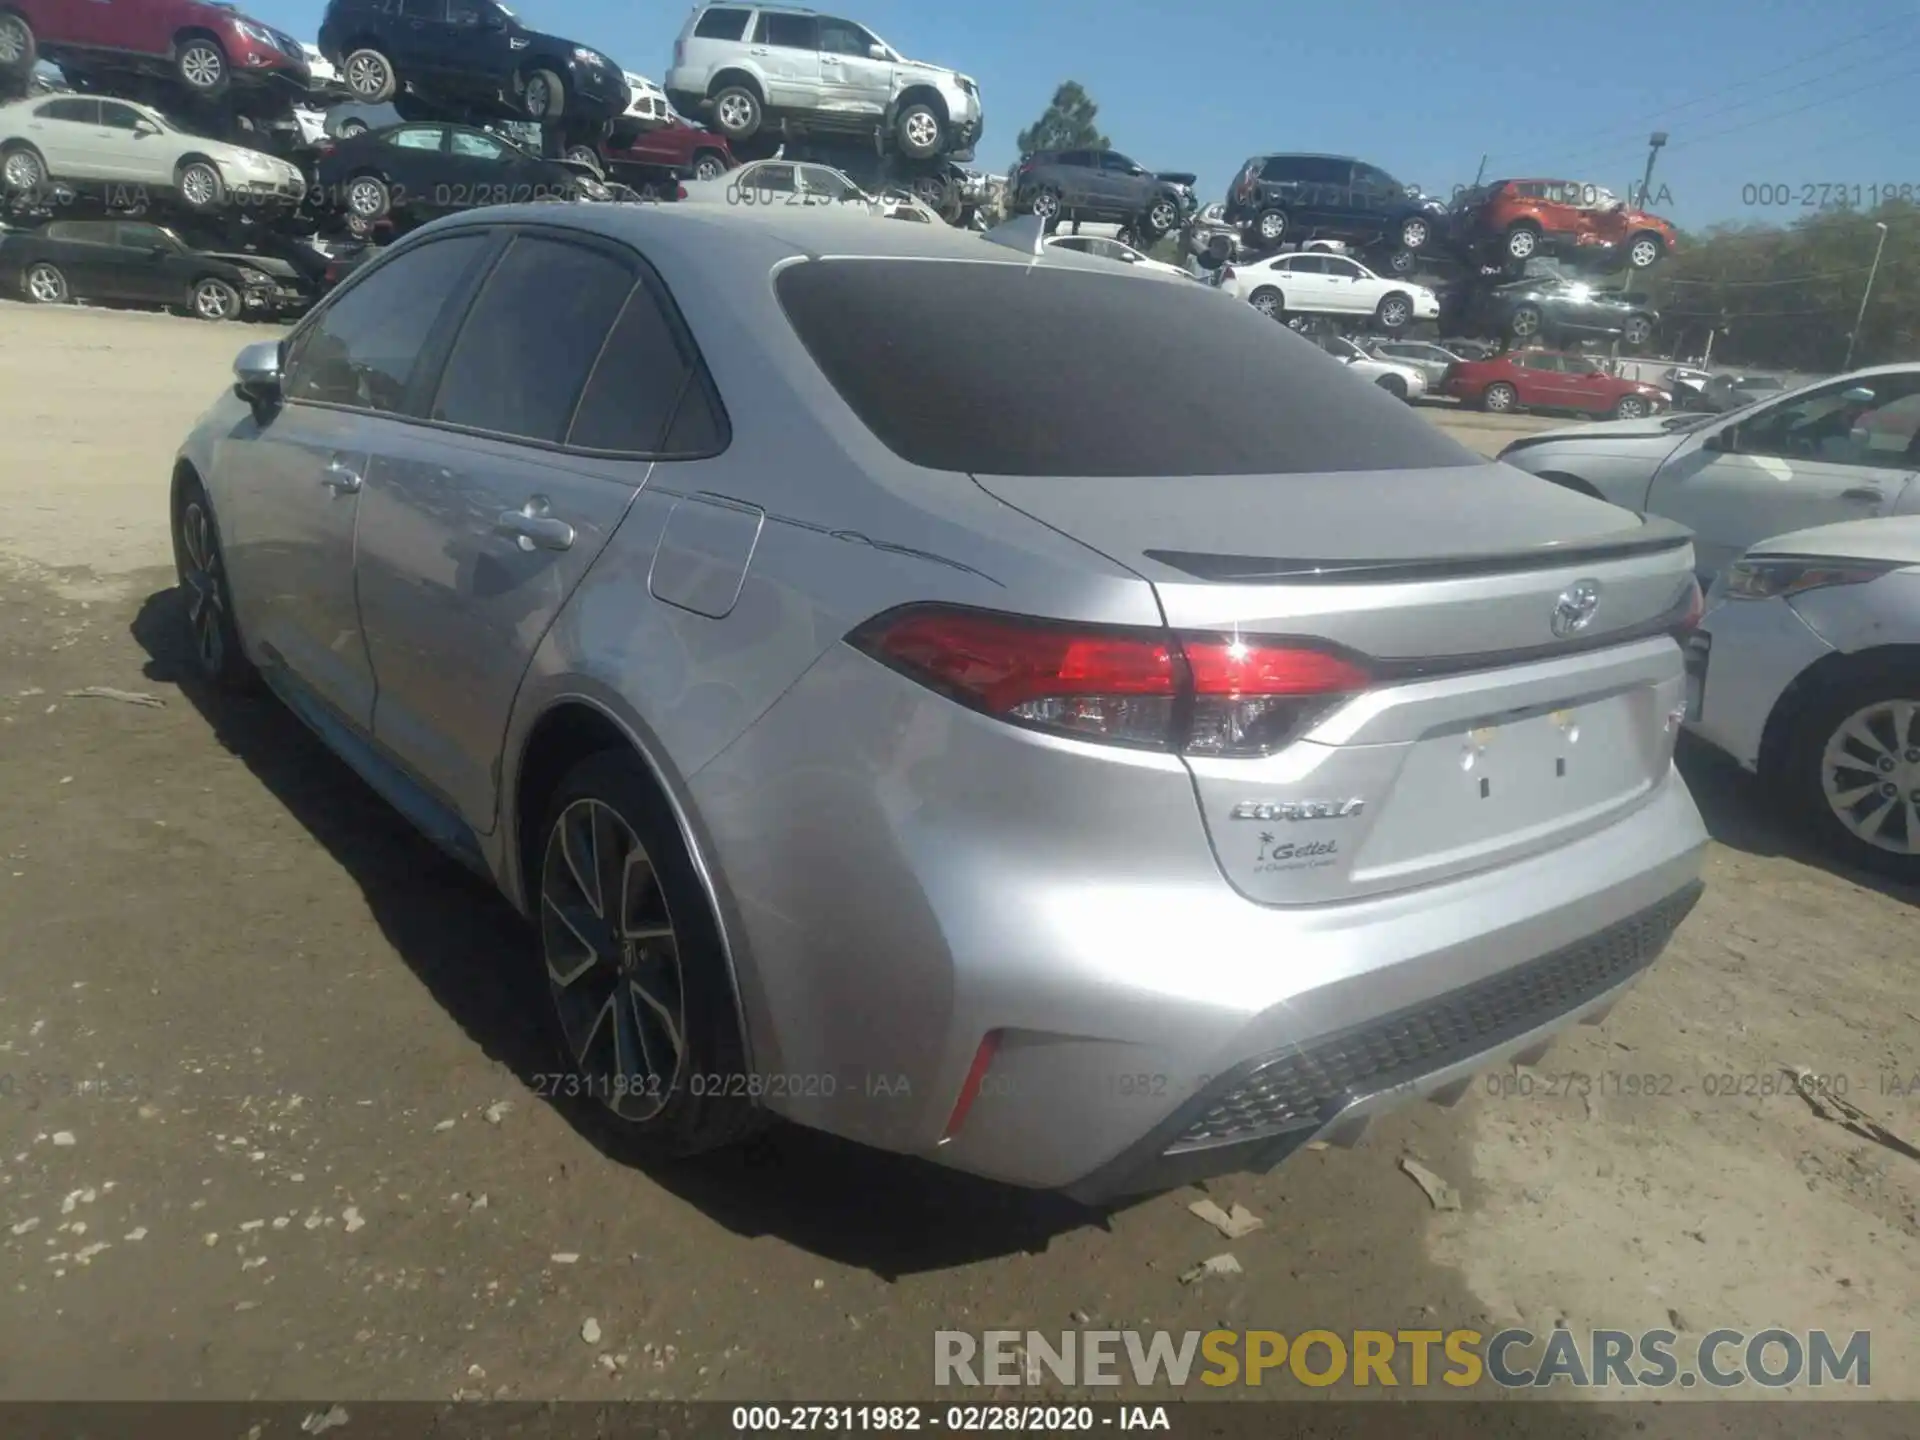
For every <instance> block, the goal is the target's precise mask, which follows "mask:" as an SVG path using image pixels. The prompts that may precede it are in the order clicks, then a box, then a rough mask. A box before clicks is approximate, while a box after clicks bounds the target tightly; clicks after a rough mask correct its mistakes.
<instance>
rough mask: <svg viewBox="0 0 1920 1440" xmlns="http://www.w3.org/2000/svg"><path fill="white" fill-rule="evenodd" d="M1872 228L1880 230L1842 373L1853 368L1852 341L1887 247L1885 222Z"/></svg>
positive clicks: (1863, 317)
mask: <svg viewBox="0 0 1920 1440" xmlns="http://www.w3.org/2000/svg"><path fill="white" fill-rule="evenodd" d="M1873 228H1874V229H1876V230H1878V231H1879V232H1880V238H1879V239H1878V240H1877V241H1875V242H1874V246H1873V264H1872V265H1871V266H1870V267H1868V270H1867V288H1866V289H1864V290H1862V291H1861V292H1860V313H1859V314H1858V315H1855V316H1854V317H1853V330H1852V333H1850V334H1849V335H1848V336H1847V359H1846V363H1845V364H1843V365H1841V367H1840V373H1841V374H1842V375H1844V374H1846V373H1847V371H1849V370H1851V369H1853V342H1854V341H1856V340H1858V339H1859V338H1860V327H1861V325H1863V324H1864V323H1865V322H1866V318H1867V299H1868V297H1869V296H1871V295H1872V294H1873V277H1874V276H1876V275H1878V274H1879V273H1880V252H1881V251H1882V250H1884V249H1886V248H1887V222H1886V221H1884V220H1876V221H1874V222H1873Z"/></svg>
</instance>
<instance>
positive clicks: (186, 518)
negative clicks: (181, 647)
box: [173, 480, 254, 690]
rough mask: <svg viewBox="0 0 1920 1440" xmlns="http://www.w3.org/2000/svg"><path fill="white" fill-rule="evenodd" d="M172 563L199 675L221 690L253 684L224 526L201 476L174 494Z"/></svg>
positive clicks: (252, 670)
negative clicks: (229, 572) (229, 579)
mask: <svg viewBox="0 0 1920 1440" xmlns="http://www.w3.org/2000/svg"><path fill="white" fill-rule="evenodd" d="M173 564H174V571H175V573H176V574H177V575H178V576H179V578H180V593H181V595H182V597H183V598H184V599H185V600H186V620H187V640H188V645H189V649H190V650H191V653H192V655H193V667H194V670H195V672H196V674H197V675H198V676H199V678H200V679H201V680H203V681H205V682H206V683H207V684H209V685H216V686H219V687H220V688H221V689H223V690H246V689H249V688H251V686H252V682H253V679H254V669H253V666H252V665H251V664H249V663H248V661H247V657H246V652H245V650H244V649H243V648H242V646H241V644H240V630H239V627H238V625H237V624H236V623H235V621H234V616H233V592H232V590H231V589H230V588H229V587H228V585H227V566H226V559H225V557H224V556H223V555H222V553H221V549H220V530H219V527H218V526H216V525H215V524H214V520H213V506H212V504H211V503H210V502H209V501H208V499H207V492H206V490H205V488H204V487H203V486H202V485H201V484H200V482H199V481H198V480H189V481H187V483H186V484H185V485H183V486H182V487H181V488H180V492H179V494H178V495H177V496H175V499H174V507H173Z"/></svg>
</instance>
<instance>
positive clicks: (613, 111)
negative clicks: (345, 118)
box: [320, 0, 633, 144]
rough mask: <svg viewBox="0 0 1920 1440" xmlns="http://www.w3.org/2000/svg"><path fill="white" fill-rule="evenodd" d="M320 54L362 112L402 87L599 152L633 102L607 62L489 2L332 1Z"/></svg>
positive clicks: (621, 78)
mask: <svg viewBox="0 0 1920 1440" xmlns="http://www.w3.org/2000/svg"><path fill="white" fill-rule="evenodd" d="M320 53H321V54H322V55H324V56H326V57H327V59H329V60H330V61H332V62H333V63H334V65H335V66H337V67H338V68H339V71H340V79H341V83H342V84H343V85H344V86H345V87H346V89H347V92H348V94H349V95H351V96H352V97H353V99H355V100H357V101H361V102H363V103H365V104H372V105H377V104H380V103H381V102H383V101H390V100H392V99H394V98H395V96H396V95H399V94H400V91H401V87H402V86H405V87H407V88H409V89H411V90H412V91H413V92H414V93H415V94H417V95H419V96H421V97H422V98H424V99H427V100H429V101H434V102H438V103H441V104H445V105H450V106H454V107H459V108H462V109H479V110H485V111H487V112H488V113H490V114H497V115H500V116H507V115H512V116H519V117H524V118H526V119H530V120H538V121H540V122H542V123H543V124H551V125H558V126H560V127H561V128H562V130H563V131H564V132H565V136H566V138H567V139H568V140H569V141H570V142H584V143H588V144H592V143H597V142H598V141H599V139H600V138H601V136H603V135H604V134H605V133H606V131H607V129H608V127H609V126H610V125H611V124H612V122H613V119H614V117H615V116H617V115H621V114H623V113H625V111H626V108H627V106H628V105H629V104H630V103H632V100H633V94H632V92H631V91H630V90H629V89H628V88H627V78H626V75H625V74H624V73H623V72H622V71H621V69H620V67H619V66H618V65H616V64H614V63H613V61H612V60H610V59H608V58H607V57H606V56H605V55H602V54H601V53H600V52H599V51H598V50H595V49H593V48H592V47H590V46H586V45H582V44H580V43H578V42H577V41H574V40H566V39H562V38H561V37H560V36H557V35H546V34H542V33H541V32H540V31H538V30H530V29H528V28H527V27H526V26H525V25H522V24H521V23H520V21H519V18H518V17H517V16H515V15H514V13H513V12H512V11H511V10H509V9H507V8H506V6H504V5H500V4H497V3H495V0H330V3H329V4H328V5H327V11H326V15H325V18H323V19H322V20H321V22H320Z"/></svg>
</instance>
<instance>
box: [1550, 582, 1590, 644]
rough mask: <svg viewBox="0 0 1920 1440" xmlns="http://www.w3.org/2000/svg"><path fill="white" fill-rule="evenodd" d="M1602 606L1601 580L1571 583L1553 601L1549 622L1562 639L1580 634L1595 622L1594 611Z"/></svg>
mask: <svg viewBox="0 0 1920 1440" xmlns="http://www.w3.org/2000/svg"><path fill="white" fill-rule="evenodd" d="M1599 608H1600V582H1599V581H1598V580H1582V581H1579V582H1578V583H1577V584H1573V585H1569V586H1568V587H1567V588H1566V589H1565V590H1562V591H1561V592H1560V598H1559V599H1558V600H1556V601H1554V602H1553V618H1552V619H1551V620H1550V621H1549V622H1548V624H1549V626H1550V627H1551V629H1552V630H1553V633H1554V634H1555V635H1557V636H1559V637H1560V638H1561V639H1562V640H1564V639H1566V638H1567V636H1569V635H1578V634H1579V633H1580V632H1581V631H1582V630H1584V629H1586V628H1587V626H1588V625H1590V624H1592V623H1593V612H1594V611H1596V610H1598V609H1599Z"/></svg>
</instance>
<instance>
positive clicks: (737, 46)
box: [667, 5, 982, 160]
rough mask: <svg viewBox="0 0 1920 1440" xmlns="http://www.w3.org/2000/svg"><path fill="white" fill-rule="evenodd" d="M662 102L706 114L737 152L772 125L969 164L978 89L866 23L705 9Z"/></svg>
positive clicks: (678, 54)
mask: <svg viewBox="0 0 1920 1440" xmlns="http://www.w3.org/2000/svg"><path fill="white" fill-rule="evenodd" d="M667 96H668V98H669V99H670V100H671V101H672V102H673V105H674V108H675V109H677V110H679V111H680V113H681V114H683V115H700V114H710V115H711V116H712V117H713V123H714V128H715V129H717V130H718V131H719V132H720V133H721V134H722V135H724V136H726V137H727V139H728V140H730V141H732V142H734V143H735V144H738V143H740V142H741V141H744V140H747V139H749V138H750V137H752V136H753V135H754V134H756V133H757V132H758V131H759V130H760V129H761V127H762V126H763V125H767V124H768V123H769V122H774V121H777V122H785V121H792V122H793V124H794V128H796V129H818V130H850V131H854V132H858V133H868V132H872V131H874V130H876V129H878V130H880V131H882V132H884V133H885V134H886V135H887V136H889V137H890V138H891V139H892V141H893V144H894V145H895V146H896V147H897V148H898V149H899V151H900V153H901V154H903V155H906V156H908V157H910V158H912V159H915V160H926V159H931V158H932V157H934V156H936V155H950V156H952V157H953V158H954V159H956V160H965V159H968V158H970V157H971V156H972V154H973V147H974V145H975V144H976V143H977V142H978V141H979V139H980V129H981V123H982V122H981V112H980V87H979V86H978V85H976V84H974V82H973V79H972V77H970V76H967V75H962V74H960V73H959V72H958V71H955V70H948V69H945V68H944V67H942V66H939V65H923V64H921V63H920V62H919V61H917V60H907V59H904V58H902V57H901V55H900V54H899V52H898V51H896V50H895V49H894V48H893V47H892V46H891V45H888V44H887V43H886V42H885V41H884V40H882V39H880V37H879V36H877V35H875V34H874V33H873V32H872V31H871V30H869V29H867V28H866V27H865V26H864V25H856V24H854V22H853V21H851V20H841V19H837V18H835V17H834V16H831V15H822V14H819V13H817V12H816V11H812V10H795V9H786V8H773V7H770V6H764V5H702V6H699V7H698V8H696V9H695V10H694V12H693V13H692V14H691V15H689V16H688V17H687V23H686V26H685V28H683V29H682V30H681V32H680V38H679V39H678V40H676V41H675V42H674V46H673V68H672V69H671V70H669V71H668V72H667Z"/></svg>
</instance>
